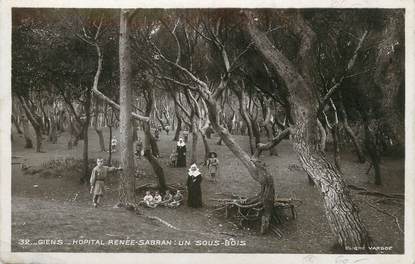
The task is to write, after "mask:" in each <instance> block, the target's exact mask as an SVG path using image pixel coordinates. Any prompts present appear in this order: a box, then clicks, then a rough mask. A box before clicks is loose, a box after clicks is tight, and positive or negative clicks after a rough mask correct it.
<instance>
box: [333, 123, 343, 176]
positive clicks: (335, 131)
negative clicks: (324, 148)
mask: <svg viewBox="0 0 415 264" xmlns="http://www.w3.org/2000/svg"><path fill="white" fill-rule="evenodd" d="M331 135H332V137H333V155H334V164H335V165H336V168H337V169H338V170H339V171H341V164H340V146H339V125H338V124H335V125H333V128H332V129H331Z"/></svg>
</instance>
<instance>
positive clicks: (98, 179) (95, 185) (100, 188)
mask: <svg viewBox="0 0 415 264" xmlns="http://www.w3.org/2000/svg"><path fill="white" fill-rule="evenodd" d="M103 164H104V159H102V158H98V159H97V166H95V168H94V169H93V170H92V173H91V180H90V183H91V190H90V193H91V194H92V193H93V194H94V196H93V198H92V202H93V203H94V207H97V206H98V205H99V204H100V202H101V199H102V196H103V195H104V186H105V179H106V178H107V176H108V172H112V171H118V170H122V168H121V167H118V168H116V167H108V166H104V165H103Z"/></svg>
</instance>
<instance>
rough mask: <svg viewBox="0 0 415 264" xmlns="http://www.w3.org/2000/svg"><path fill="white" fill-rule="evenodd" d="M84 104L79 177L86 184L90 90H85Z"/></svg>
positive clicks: (88, 173)
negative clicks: (81, 165)
mask: <svg viewBox="0 0 415 264" xmlns="http://www.w3.org/2000/svg"><path fill="white" fill-rule="evenodd" d="M85 100H86V102H85V105H84V107H85V115H86V118H85V123H84V126H83V128H84V129H83V132H84V146H83V153H82V157H83V160H84V162H83V176H82V177H81V182H85V183H88V182H89V177H90V172H89V168H88V147H89V146H88V144H89V137H88V130H89V123H90V121H91V111H90V109H91V89H87V91H86V98H85Z"/></svg>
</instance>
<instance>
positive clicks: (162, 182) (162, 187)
mask: <svg viewBox="0 0 415 264" xmlns="http://www.w3.org/2000/svg"><path fill="white" fill-rule="evenodd" d="M143 126H144V134H145V139H144V157H145V158H146V159H147V160H148V162H150V165H151V167H152V168H153V170H154V173H155V174H156V175H157V179H158V189H159V191H160V192H161V193H164V192H165V191H166V190H167V185H166V177H165V175H164V170H163V168H162V167H161V165H160V162H159V161H158V159H157V158H156V157H155V156H154V155H153V153H152V146H151V138H152V134H151V130H150V123H148V122H145V123H144V125H143ZM154 142H155V141H154ZM156 144H157V143H156Z"/></svg>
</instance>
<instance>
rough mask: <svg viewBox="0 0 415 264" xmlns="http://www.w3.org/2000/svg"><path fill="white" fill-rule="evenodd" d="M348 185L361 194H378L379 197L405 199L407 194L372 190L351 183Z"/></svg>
mask: <svg viewBox="0 0 415 264" xmlns="http://www.w3.org/2000/svg"><path fill="white" fill-rule="evenodd" d="M348 187H349V188H350V189H352V190H356V191H359V192H357V194H361V195H373V196H378V197H386V198H389V199H405V195H404V194H402V193H382V192H378V191H371V190H368V189H367V188H364V187H361V186H356V185H353V184H349V185H348Z"/></svg>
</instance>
